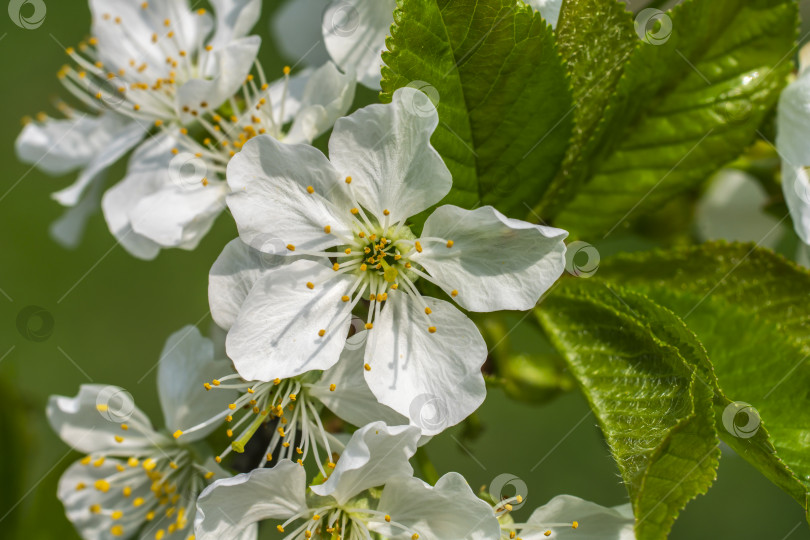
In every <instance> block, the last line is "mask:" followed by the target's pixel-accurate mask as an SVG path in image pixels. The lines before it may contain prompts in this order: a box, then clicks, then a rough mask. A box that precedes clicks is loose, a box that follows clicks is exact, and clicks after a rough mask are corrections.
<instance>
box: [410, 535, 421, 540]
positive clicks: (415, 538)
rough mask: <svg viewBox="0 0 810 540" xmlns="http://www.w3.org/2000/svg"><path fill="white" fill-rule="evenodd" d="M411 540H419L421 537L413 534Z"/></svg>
mask: <svg viewBox="0 0 810 540" xmlns="http://www.w3.org/2000/svg"><path fill="white" fill-rule="evenodd" d="M411 540H419V535H418V534H417V533H413V536H411Z"/></svg>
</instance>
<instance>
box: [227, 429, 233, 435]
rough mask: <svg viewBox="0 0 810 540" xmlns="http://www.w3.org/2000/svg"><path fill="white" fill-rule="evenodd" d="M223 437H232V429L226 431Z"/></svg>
mask: <svg viewBox="0 0 810 540" xmlns="http://www.w3.org/2000/svg"><path fill="white" fill-rule="evenodd" d="M225 435H227V436H228V437H233V430H232V429H228V430H226V431H225Z"/></svg>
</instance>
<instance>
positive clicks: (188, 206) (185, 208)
mask: <svg viewBox="0 0 810 540" xmlns="http://www.w3.org/2000/svg"><path fill="white" fill-rule="evenodd" d="M227 194H228V185H227V184H226V183H225V182H221V181H216V180H209V181H208V185H205V186H203V185H202V184H200V185H198V186H193V187H190V186H176V185H170V186H168V187H166V188H164V189H162V190H160V191H158V192H157V193H153V194H151V195H147V196H145V197H144V198H142V199H141V200H140V201H139V202H138V204H137V205H135V207H134V208H132V209H131V210H130V214H129V216H130V221H131V224H132V229H133V230H134V231H135V233H136V234H138V235H140V236H144V237H146V238H148V239H150V240H152V241H153V242H155V243H157V244H160V245H161V246H163V247H167V248H171V247H180V248H183V249H189V250H191V249H194V248H196V247H197V245H199V243H200V241H201V240H202V239H203V237H204V236H205V235H206V234H208V231H210V230H211V227H213V225H214V221H216V219H217V217H218V216H219V215H220V214H221V213H222V211H223V210H224V209H225V196H226V195H227Z"/></svg>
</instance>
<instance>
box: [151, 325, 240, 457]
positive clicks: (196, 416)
mask: <svg viewBox="0 0 810 540" xmlns="http://www.w3.org/2000/svg"><path fill="white" fill-rule="evenodd" d="M232 371H233V368H232V366H231V363H230V362H229V361H228V360H223V359H217V358H215V357H214V344H213V342H212V341H211V340H210V339H207V338H205V337H203V336H202V334H200V331H199V329H198V328H197V327H196V326H186V327H184V328H182V329H181V330H178V331H177V332H175V333H174V334H172V335H171V336H169V339H168V340H167V341H166V345H165V346H164V347H163V352H161V353H160V364H159V366H158V395H159V396H160V405H161V408H162V409H163V418H164V419H165V421H166V429H168V431H169V433H174V432H175V431H176V430H178V429H184V428H190V427H192V426H196V425H197V424H199V423H201V422H204V421H205V420H208V419H209V418H213V417H214V416H216V415H217V414H218V413H219V412H221V411H224V410H225V408H226V407H227V406H228V404H229V403H233V401H234V400H235V399H236V397H237V396H238V392H236V391H235V390H227V389H220V388H218V389H217V390H216V392H207V391H206V390H205V388H204V387H203V383H205V382H210V381H211V380H212V379H215V378H217V377H222V376H224V375H227V374H229V373H231V372H232ZM218 427H219V426H218V425H217V424H212V425H211V426H209V427H208V428H205V429H201V430H199V431H195V432H194V433H191V434H189V435H188V436H184V437H183V439H182V441H183V442H189V441H196V440H199V439H203V438H205V437H206V436H208V434H209V433H211V432H212V431H214V430H215V429H217V428H218Z"/></svg>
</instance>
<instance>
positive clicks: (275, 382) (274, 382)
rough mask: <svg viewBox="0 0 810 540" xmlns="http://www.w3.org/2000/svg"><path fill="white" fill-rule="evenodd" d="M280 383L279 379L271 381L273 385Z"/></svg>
mask: <svg viewBox="0 0 810 540" xmlns="http://www.w3.org/2000/svg"><path fill="white" fill-rule="evenodd" d="M280 383H281V379H278V378H276V379H273V384H280Z"/></svg>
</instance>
